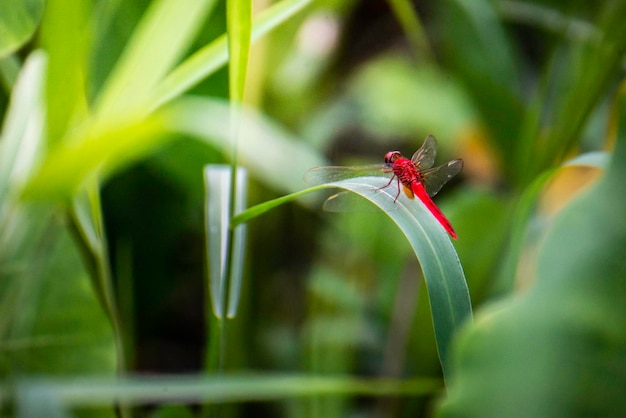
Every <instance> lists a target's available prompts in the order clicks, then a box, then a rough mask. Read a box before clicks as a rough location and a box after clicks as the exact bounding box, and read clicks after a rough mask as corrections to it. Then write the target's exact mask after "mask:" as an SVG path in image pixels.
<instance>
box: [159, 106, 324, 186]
mask: <svg viewBox="0 0 626 418" xmlns="http://www.w3.org/2000/svg"><path fill="white" fill-rule="evenodd" d="M230 117H231V113H230V107H229V105H228V103H227V102H224V101H219V100H212V99H204V98H185V99H184V100H181V101H178V102H177V103H174V104H172V106H171V107H169V108H168V109H167V110H165V112H164V121H165V124H166V126H167V127H168V129H170V130H173V131H176V132H181V133H185V134H188V135H192V136H194V137H198V138H200V139H202V140H203V141H206V142H208V143H210V144H211V145H212V146H215V147H217V148H218V149H220V150H221V151H222V152H223V153H224V155H225V156H227V157H228V156H230V151H231V147H232V145H231V144H232V142H231V141H232V138H231V134H232V132H231V131H230V126H229V124H228V121H229V119H230ZM238 117H239V124H240V126H239V128H238V129H239V138H238V145H237V148H238V149H237V155H238V159H239V163H240V164H241V165H244V166H245V167H246V168H247V169H248V170H250V172H251V174H253V175H254V176H255V177H256V178H259V179H260V180H262V181H264V182H265V183H267V184H269V185H271V186H272V187H274V188H276V189H278V190H282V191H287V192H293V191H296V190H300V189H302V186H303V185H304V182H303V180H302V174H303V173H304V172H305V171H306V170H307V169H308V168H310V167H315V166H320V165H325V161H324V160H323V159H322V158H321V157H320V156H319V155H318V154H317V153H316V152H315V151H314V150H313V149H312V148H310V147H308V146H306V145H305V144H304V143H303V142H302V141H298V139H297V138H296V137H294V136H293V135H291V134H289V133H288V132H287V131H285V130H284V129H282V128H281V127H279V126H278V125H276V124H274V123H273V122H271V121H270V120H268V119H266V118H264V117H263V116H262V115H261V114H259V113H256V112H254V111H252V110H250V109H246V108H242V109H240V111H239V115H238Z"/></svg>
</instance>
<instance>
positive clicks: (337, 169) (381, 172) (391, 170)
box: [305, 135, 463, 239]
mask: <svg viewBox="0 0 626 418" xmlns="http://www.w3.org/2000/svg"><path fill="white" fill-rule="evenodd" d="M436 155H437V140H436V139H435V137H434V136H432V135H428V137H427V138H426V140H424V144H423V145H422V146H421V147H420V149H418V150H417V151H416V152H415V154H413V157H411V159H410V160H409V159H408V158H405V157H403V156H402V154H401V153H400V152H399V151H389V152H388V153H387V154H386V155H385V164H383V165H380V164H374V165H369V166H362V167H342V166H331V167H318V168H312V169H311V170H309V171H307V173H306V175H305V179H306V180H307V181H309V182H311V183H316V184H320V183H330V182H334V181H339V180H344V179H349V178H354V177H363V176H388V175H389V174H392V176H391V178H390V179H389V183H387V184H386V185H385V186H383V187H381V189H384V188H386V187H389V186H390V185H391V183H392V182H393V180H394V179H395V180H397V185H398V193H397V194H396V197H395V199H394V203H395V201H396V200H398V197H399V196H400V191H401V187H400V184H402V186H403V187H402V188H403V189H404V190H405V193H406V194H407V196H408V197H409V198H411V199H412V198H413V197H414V196H417V197H418V198H419V199H420V200H421V201H422V202H423V203H424V204H425V205H426V207H427V208H428V210H429V211H430V212H431V213H432V214H433V216H434V217H435V219H437V221H439V223H440V224H441V225H442V226H443V228H444V229H445V230H446V231H447V232H448V234H450V235H451V236H452V238H454V239H456V238H457V236H456V232H454V228H452V225H451V224H450V221H448V219H447V218H446V217H445V216H444V214H443V213H442V212H441V210H439V208H438V207H437V205H435V202H433V200H432V199H431V197H432V196H434V195H436V194H437V193H438V192H439V190H441V188H442V187H443V185H444V184H446V183H447V182H448V181H449V180H450V179H451V178H452V177H454V176H456V175H457V174H458V173H459V172H460V171H461V169H462V168H463V160H452V161H449V162H448V163H446V164H443V165H440V166H437V167H434V168H432V167H433V163H434V162H435V156H436Z"/></svg>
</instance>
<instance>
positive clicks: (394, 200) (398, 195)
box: [393, 179, 400, 203]
mask: <svg viewBox="0 0 626 418" xmlns="http://www.w3.org/2000/svg"><path fill="white" fill-rule="evenodd" d="M399 197H400V180H399V179H398V194H397V195H396V198H395V199H393V203H396V201H397V200H398V198H399Z"/></svg>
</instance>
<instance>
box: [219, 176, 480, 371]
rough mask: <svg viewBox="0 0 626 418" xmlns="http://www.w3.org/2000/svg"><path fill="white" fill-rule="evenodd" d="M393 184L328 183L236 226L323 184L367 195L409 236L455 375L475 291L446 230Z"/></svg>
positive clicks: (442, 353) (246, 215) (444, 362)
mask: <svg viewBox="0 0 626 418" xmlns="http://www.w3.org/2000/svg"><path fill="white" fill-rule="evenodd" d="M387 183H388V179H386V178H384V177H359V178H355V179H349V180H342V181H338V182H334V183H328V184H325V185H322V186H316V187H312V188H310V189H307V190H304V191H301V192H298V193H294V194H291V195H289V196H284V197H282V198H279V199H275V200H273V201H271V202H266V203H264V204H261V205H259V207H252V208H250V209H248V210H247V211H245V212H243V213H242V214H240V215H239V216H236V217H235V218H233V220H232V223H231V224H232V225H237V224H238V223H240V222H242V221H243V220H246V219H250V218H251V216H258V215H259V214H261V213H263V212H265V211H267V210H269V209H271V208H272V207H275V206H277V205H279V204H282V203H285V202H286V201H288V200H292V199H295V198H298V197H300V196H302V195H303V194H305V193H307V192H311V191H315V190H319V189H320V188H323V187H331V188H332V187H340V188H343V189H346V190H350V191H352V192H355V193H358V194H359V195H361V196H362V197H364V198H365V199H368V200H369V201H371V202H372V203H374V204H375V205H377V206H378V207H380V208H381V209H382V210H383V211H385V214H386V215H387V216H389V217H390V218H391V219H392V220H393V221H394V222H395V223H396V225H398V227H399V228H400V231H401V232H402V233H403V234H404V235H405V236H406V238H407V239H408V240H409V243H410V244H411V247H412V248H413V251H414V252H415V255H416V256H417V258H418V260H419V261H420V264H421V266H422V271H423V273H424V279H425V281H426V286H427V288H428V296H429V298H430V305H431V312H432V317H433V325H434V329H435V335H436V340H437V349H438V351H439V358H440V361H441V366H442V368H443V371H444V376H446V377H447V376H448V374H449V373H450V368H449V366H450V365H449V363H448V350H449V346H450V342H451V340H452V337H453V336H454V335H455V334H456V332H457V331H458V329H459V327H460V326H461V324H462V323H463V322H465V321H466V320H468V319H470V318H471V315H472V308H471V302H470V295H469V291H468V288H467V283H466V282H465V276H464V274H463V268H462V267H461V263H460V262H459V259H458V257H457V254H456V251H455V249H454V246H453V245H452V242H451V241H450V238H449V237H448V235H447V233H446V232H445V230H444V229H443V228H442V227H441V225H440V224H439V223H438V222H437V221H436V219H435V218H434V217H433V216H432V214H431V213H430V212H429V211H428V209H426V207H425V206H424V205H423V204H422V203H421V202H419V201H417V200H410V199H408V198H407V197H406V196H404V194H402V195H401V196H400V197H399V198H398V200H397V201H395V202H394V199H395V197H396V196H395V195H396V193H395V188H394V189H393V190H392V191H389V190H388V189H387V188H382V189H381V187H383V186H385V185H386V184H387Z"/></svg>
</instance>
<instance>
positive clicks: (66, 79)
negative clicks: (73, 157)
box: [39, 0, 91, 144]
mask: <svg viewBox="0 0 626 418" xmlns="http://www.w3.org/2000/svg"><path fill="white" fill-rule="evenodd" d="M88 6H89V2H85V1H82V0H51V1H48V2H47V4H46V12H45V14H44V18H43V22H42V25H41V32H40V34H39V40H40V43H41V47H42V48H43V49H44V50H45V51H46V52H47V53H48V57H49V65H48V73H47V77H46V102H47V109H48V113H47V115H46V117H47V120H46V122H47V131H48V134H47V142H48V143H49V144H54V143H56V142H58V141H59V140H60V139H61V138H62V137H63V134H64V133H65V131H66V130H67V129H68V127H69V126H70V125H71V124H72V123H75V122H76V121H80V120H82V119H83V118H84V117H85V114H86V112H87V92H86V89H87V86H88V80H86V71H87V51H88V50H89V46H90V41H91V37H90V36H89V35H90V33H89V31H90V28H89V26H88V25H86V24H85V22H87V21H89V18H90V12H91V10H90V9H89V7H88Z"/></svg>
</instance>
